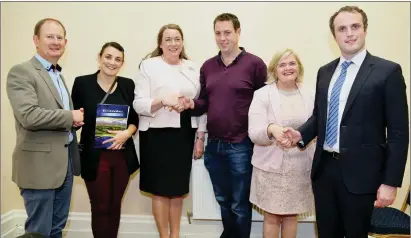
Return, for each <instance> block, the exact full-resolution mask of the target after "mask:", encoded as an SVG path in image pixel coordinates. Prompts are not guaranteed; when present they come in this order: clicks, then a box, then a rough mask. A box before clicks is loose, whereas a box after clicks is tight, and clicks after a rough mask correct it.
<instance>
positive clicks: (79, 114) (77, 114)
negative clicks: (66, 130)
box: [71, 108, 84, 127]
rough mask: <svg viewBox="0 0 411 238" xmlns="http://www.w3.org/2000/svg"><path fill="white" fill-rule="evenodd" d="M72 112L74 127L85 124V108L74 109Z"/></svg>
mask: <svg viewBox="0 0 411 238" xmlns="http://www.w3.org/2000/svg"><path fill="white" fill-rule="evenodd" d="M71 114H72V115H73V127H80V126H82V125H84V108H80V109H79V110H72V111H71Z"/></svg>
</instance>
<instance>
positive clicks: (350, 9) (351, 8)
mask: <svg viewBox="0 0 411 238" xmlns="http://www.w3.org/2000/svg"><path fill="white" fill-rule="evenodd" d="M341 12H350V13H360V14H361V16H362V24H363V25H364V31H367V27H368V18H367V14H366V13H365V12H364V11H363V10H362V9H361V8H359V7H357V6H345V7H342V8H340V9H339V10H338V11H337V12H335V13H334V14H333V15H332V16H331V18H330V30H331V33H332V34H333V36H334V37H335V31H334V20H335V18H336V17H337V16H338V14H340V13H341Z"/></svg>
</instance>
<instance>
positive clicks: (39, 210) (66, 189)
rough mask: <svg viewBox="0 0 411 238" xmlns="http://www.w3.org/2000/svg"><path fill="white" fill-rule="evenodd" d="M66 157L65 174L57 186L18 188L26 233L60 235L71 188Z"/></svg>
mask: <svg viewBox="0 0 411 238" xmlns="http://www.w3.org/2000/svg"><path fill="white" fill-rule="evenodd" d="M67 153H69V152H67ZM68 157H69V158H68V166H67V175H66V178H65V180H64V182H63V184H62V185H61V186H60V187H59V188H57V189H23V188H21V189H20V194H21V196H22V197H23V199H24V206H25V208H26V212H27V220H26V222H25V224H24V229H25V231H26V233H28V232H38V233H41V234H42V235H44V236H46V237H50V238H61V237H62V231H63V229H64V227H65V226H66V222H67V218H68V214H69V209H70V200H71V191H72V188H73V172H72V171H73V170H72V166H71V156H70V154H69V156H68ZM44 176H47V175H46V174H45V175H44Z"/></svg>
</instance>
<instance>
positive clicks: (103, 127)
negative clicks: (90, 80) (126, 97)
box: [94, 104, 129, 148]
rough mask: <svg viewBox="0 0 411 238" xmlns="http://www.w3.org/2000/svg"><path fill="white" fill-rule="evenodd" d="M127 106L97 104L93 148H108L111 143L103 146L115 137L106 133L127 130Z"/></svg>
mask: <svg viewBox="0 0 411 238" xmlns="http://www.w3.org/2000/svg"><path fill="white" fill-rule="evenodd" d="M128 112H129V106H127V105H115V104H98V105H97V115H96V132H95V139H94V148H108V147H110V146H111V144H112V142H109V143H106V144H103V142H104V141H105V140H108V139H111V138H113V137H114V136H115V135H114V134H110V133H108V132H107V131H108V130H111V131H123V130H126V129H127V118H128Z"/></svg>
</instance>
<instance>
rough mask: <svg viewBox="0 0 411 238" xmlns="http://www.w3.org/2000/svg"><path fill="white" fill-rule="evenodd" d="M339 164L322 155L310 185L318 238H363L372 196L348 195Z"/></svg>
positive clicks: (349, 193)
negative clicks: (313, 200)
mask: <svg viewBox="0 0 411 238" xmlns="http://www.w3.org/2000/svg"><path fill="white" fill-rule="evenodd" d="M341 160H342V159H335V158H333V157H332V156H331V155H330V154H329V153H327V152H323V154H322V157H321V161H320V164H319V165H318V166H319V167H318V169H317V172H316V175H315V178H314V180H313V182H312V186H313V192H314V198H315V207H316V209H315V212H316V218H317V229H318V238H343V237H345V238H367V237H368V235H367V233H368V231H369V227H370V223H371V215H372V211H373V207H374V201H375V199H376V194H353V193H351V192H350V191H349V190H348V189H347V187H346V186H345V184H344V181H343V177H342V173H341V166H342V161H341ZM366 172H367V171H364V173H366Z"/></svg>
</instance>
